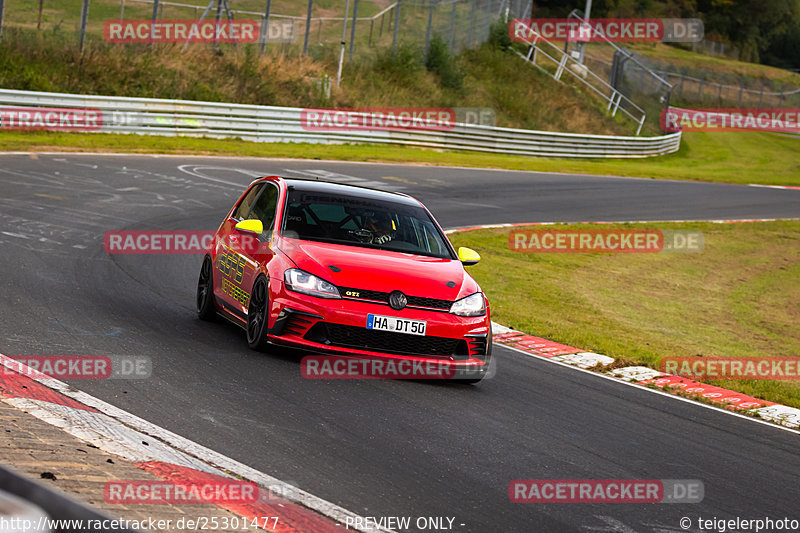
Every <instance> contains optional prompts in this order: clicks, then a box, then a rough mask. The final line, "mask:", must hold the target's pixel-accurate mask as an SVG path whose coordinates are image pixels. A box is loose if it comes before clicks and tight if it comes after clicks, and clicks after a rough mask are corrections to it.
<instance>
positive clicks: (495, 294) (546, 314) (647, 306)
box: [450, 221, 800, 407]
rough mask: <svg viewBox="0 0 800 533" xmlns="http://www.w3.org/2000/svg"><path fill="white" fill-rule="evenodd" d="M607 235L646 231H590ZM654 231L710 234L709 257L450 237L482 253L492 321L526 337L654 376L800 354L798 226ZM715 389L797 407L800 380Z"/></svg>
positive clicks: (485, 235)
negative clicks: (674, 367) (738, 359)
mask: <svg viewBox="0 0 800 533" xmlns="http://www.w3.org/2000/svg"><path fill="white" fill-rule="evenodd" d="M548 227H549V228H552V227H556V228H570V227H580V226H567V225H559V226H548ZM584 227H585V226H584ZM605 227H635V228H637V229H645V228H644V225H642V224H636V225H627V226H626V225H608V226H606V225H603V226H595V225H592V228H593V229H595V228H605ZM646 227H647V228H648V229H649V228H654V229H691V230H698V231H702V232H703V235H704V241H705V246H704V249H703V250H702V251H701V252H698V253H657V254H583V253H573V254H567V253H560V254H559V253H556V254H545V253H520V252H516V251H512V250H510V249H509V245H508V230H507V229H505V230H478V231H470V232H464V233H456V234H453V235H451V236H450V239H451V241H452V242H453V244H454V245H455V246H467V247H470V248H473V249H475V250H476V251H478V253H480V254H481V256H482V261H481V263H479V264H478V265H476V266H474V267H470V270H469V272H470V273H471V274H472V275H473V276H474V277H475V278H476V279H477V280H478V282H479V283H480V284H481V287H482V288H483V290H484V291H485V292H486V294H487V296H488V297H489V299H490V302H491V307H492V319H493V320H494V321H496V322H499V323H501V324H503V325H506V326H509V327H513V328H515V329H518V330H520V331H524V332H526V333H530V334H533V335H537V336H541V337H546V338H548V339H553V340H555V341H558V342H561V343H564V344H568V345H570V346H575V347H578V348H581V349H585V350H589V351H594V352H597V353H602V354H607V355H610V356H612V357H614V358H617V359H624V360H626V361H628V362H630V363H631V364H643V365H645V366H650V367H652V368H658V366H659V361H660V360H661V359H662V358H663V357H667V356H672V357H687V356H700V355H702V356H706V357H708V356H768V357H774V356H794V357H798V356H800V222H798V221H776V222H759V223H741V224H712V223H691V224H674V223H672V224H658V225H650V224H648V225H647V226H646ZM711 383H713V384H715V385H720V386H723V387H725V388H728V389H733V390H738V391H741V392H744V393H747V394H750V395H753V396H756V397H760V398H764V399H767V400H771V401H774V402H778V403H783V404H787V405H791V406H794V407H800V383H798V382H796V381H794V382H787V381H752V380H751V381H724V382H722V381H714V382H711Z"/></svg>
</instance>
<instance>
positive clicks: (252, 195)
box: [233, 183, 264, 219]
mask: <svg viewBox="0 0 800 533" xmlns="http://www.w3.org/2000/svg"><path fill="white" fill-rule="evenodd" d="M263 188H264V184H263V183H259V184H258V185H256V186H255V187H253V188H252V189H250V191H249V192H248V193H247V194H246V195H245V197H244V198H243V199H242V202H241V203H240V204H239V207H237V208H236V210H235V211H234V212H233V218H238V219H243V218H245V217H246V216H247V214H248V213H250V208H252V207H253V202H255V201H256V197H257V196H258V193H259V192H261V189H263Z"/></svg>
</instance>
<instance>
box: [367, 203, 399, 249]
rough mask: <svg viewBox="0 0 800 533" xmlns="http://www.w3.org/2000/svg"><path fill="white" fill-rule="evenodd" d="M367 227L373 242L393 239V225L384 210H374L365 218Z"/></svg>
mask: <svg viewBox="0 0 800 533" xmlns="http://www.w3.org/2000/svg"><path fill="white" fill-rule="evenodd" d="M367 229H369V230H370V231H371V232H372V243H373V244H386V243H387V242H389V241H391V240H392V239H394V234H395V225H394V221H393V220H392V217H391V216H390V215H389V213H386V212H385V211H376V212H374V213H373V214H372V215H370V217H369V218H367Z"/></svg>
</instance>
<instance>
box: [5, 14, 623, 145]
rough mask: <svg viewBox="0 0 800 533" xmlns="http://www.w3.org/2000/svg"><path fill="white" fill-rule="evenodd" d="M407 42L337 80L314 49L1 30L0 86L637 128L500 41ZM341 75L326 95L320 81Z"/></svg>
mask: <svg viewBox="0 0 800 533" xmlns="http://www.w3.org/2000/svg"><path fill="white" fill-rule="evenodd" d="M422 56H423V53H422V51H421V50H419V49H418V48H416V47H414V46H412V45H403V46H400V47H398V48H397V50H396V51H395V52H394V53H393V52H392V51H391V49H390V48H388V47H387V48H385V49H382V50H380V51H378V52H377V54H376V58H375V59H374V60H356V61H353V62H352V63H346V64H345V68H344V72H343V77H342V85H341V87H340V88H339V89H336V88H335V76H336V67H337V63H336V60H337V57H336V55H335V54H328V55H324V56H323V57H321V58H318V59H313V58H312V57H309V56H302V55H296V54H288V53H283V52H281V51H280V50H278V51H270V52H269V53H267V54H265V55H263V56H262V55H261V54H260V53H259V48H258V45H256V44H247V45H239V46H237V47H233V46H228V47H226V48H224V49H223V50H222V51H216V50H214V48H213V47H211V46H204V45H194V46H190V47H188V48H187V49H186V50H184V49H183V47H182V46H181V45H157V46H148V45H118V44H109V43H105V42H102V41H92V42H90V43H88V44H87V46H86V49H85V51H84V53H83V54H81V53H80V48H79V45H78V43H77V42H75V39H74V38H72V37H60V36H58V35H47V36H43V35H42V34H40V33H37V32H35V31H31V30H27V29H23V28H11V29H8V30H6V31H5V32H4V34H3V40H2V43H0V87H2V88H6V89H19V90H29V91H51V92H66V93H77V94H102V95H110V96H140V97H149V98H177V99H186V100H206V101H215V102H235V103H245V104H257V105H275V106H295V107H321V106H324V107H365V106H380V107H403V106H416V107H421V106H430V107H488V108H492V109H493V110H494V111H495V113H496V116H497V125H500V126H506V127H515V128H526V129H540V130H548V131H567V132H581V133H597V134H622V135H628V134H630V133H631V127H630V125H624V124H617V123H616V122H614V121H613V120H609V118H608V117H607V116H606V114H605V109H604V108H603V106H602V105H600V104H599V103H589V104H587V102H586V99H585V98H584V97H583V96H582V95H581V94H580V93H579V92H577V91H576V90H575V89H573V88H571V87H569V86H567V85H564V84H560V83H556V82H555V81H553V80H552V79H551V78H549V77H548V76H546V75H545V74H542V73H541V72H539V71H537V70H536V69H534V68H531V67H530V66H528V65H526V64H525V63H524V62H523V61H522V60H520V59H519V58H517V57H515V56H513V55H511V54H509V53H507V52H505V51H503V49H502V47H500V46H498V45H497V43H496V42H495V41H494V40H490V41H489V42H487V43H485V44H484V45H482V46H480V47H478V48H476V49H473V50H467V51H465V52H463V53H462V54H460V55H458V56H456V55H453V54H451V53H450V52H449V51H448V49H447V46H446V45H445V44H444V42H442V41H441V40H439V39H435V40H434V43H433V44H432V46H431V54H430V56H429V61H428V64H427V65H426V64H425V62H424V61H423V60H422V59H421V58H422ZM326 75H327V76H329V77H332V78H333V79H334V83H333V85H334V87H333V88H332V90H331V92H330V97H327V95H326V94H325V92H324V91H323V90H321V87H320V83H318V80H319V79H321V78H322V77H323V76H326Z"/></svg>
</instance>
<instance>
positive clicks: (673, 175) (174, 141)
mask: <svg viewBox="0 0 800 533" xmlns="http://www.w3.org/2000/svg"><path fill="white" fill-rule="evenodd" d="M798 148H800V139H796V138H792V137H788V136H781V135H777V134H771V133H713V134H712V133H688V134H685V135H684V137H683V143H682V145H681V149H680V151H678V152H677V153H675V154H670V155H667V156H661V157H653V158H646V159H612V160H602V159H593V160H572V159H548V158H538V157H522V156H509V155H502V154H480V153H473V152H450V151H441V150H425V149H419V148H406V147H398V146H383V145H318V144H301V143H274V144H273V143H254V142H246V141H239V140H233V139H231V140H219V139H203V138H192V137H161V136H139V135H114V134H99V133H94V134H76V133H48V132H2V133H0V151H40V152H46V151H83V152H87V151H88V152H130V153H147V154H155V153H158V154H186V155H226V156H252V157H285V158H300V159H311V158H318V159H335V160H342V161H375V162H390V163H398V162H399V163H419V164H430V165H447V166H465V167H479V168H498V169H510V170H530V171H539V172H566V173H577V174H598V175H613V176H632V177H641V178H658V179H679V180H695V181H710V182H720V183H739V184H747V183H759V184H766V185H795V186H797V185H800V160H798V158H797V150H798Z"/></svg>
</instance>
